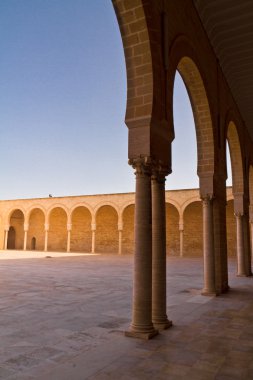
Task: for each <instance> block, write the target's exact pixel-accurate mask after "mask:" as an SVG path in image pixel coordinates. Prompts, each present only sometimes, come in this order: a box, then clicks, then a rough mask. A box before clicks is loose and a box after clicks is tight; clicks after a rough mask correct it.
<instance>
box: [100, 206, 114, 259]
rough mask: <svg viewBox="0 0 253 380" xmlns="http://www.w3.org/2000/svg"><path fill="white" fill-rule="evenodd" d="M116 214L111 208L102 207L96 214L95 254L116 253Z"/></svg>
mask: <svg viewBox="0 0 253 380" xmlns="http://www.w3.org/2000/svg"><path fill="white" fill-rule="evenodd" d="M118 241H119V234H118V214H117V211H116V210H115V209H114V208H113V207H112V206H102V207H100V209H99V210H98V211H97V214H96V252H101V253H117V252H118Z"/></svg>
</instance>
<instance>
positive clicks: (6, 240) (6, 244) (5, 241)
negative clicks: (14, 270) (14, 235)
mask: <svg viewBox="0 0 253 380" xmlns="http://www.w3.org/2000/svg"><path fill="white" fill-rule="evenodd" d="M8 233H9V230H5V240H4V249H5V250H6V249H7V246H8Z"/></svg>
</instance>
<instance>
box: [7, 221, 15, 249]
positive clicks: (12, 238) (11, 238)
mask: <svg viewBox="0 0 253 380" xmlns="http://www.w3.org/2000/svg"><path fill="white" fill-rule="evenodd" d="M15 246H16V231H15V228H14V227H12V226H11V227H10V228H9V232H8V241H7V249H15Z"/></svg>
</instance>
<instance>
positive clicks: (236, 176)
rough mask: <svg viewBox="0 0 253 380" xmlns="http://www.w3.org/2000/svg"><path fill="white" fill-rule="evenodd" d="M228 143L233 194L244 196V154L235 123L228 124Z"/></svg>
mask: <svg viewBox="0 0 253 380" xmlns="http://www.w3.org/2000/svg"><path fill="white" fill-rule="evenodd" d="M227 141H228V146H229V153H230V159H231V169H232V187H233V194H234V196H237V194H238V195H242V194H243V192H244V183H243V164H242V152H241V146H240V140H239V136H238V133H237V129H236V125H235V123H234V122H233V121H230V122H229V124H228V129H227ZM235 201H236V200H235ZM235 207H236V205H235Z"/></svg>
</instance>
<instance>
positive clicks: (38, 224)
mask: <svg viewBox="0 0 253 380" xmlns="http://www.w3.org/2000/svg"><path fill="white" fill-rule="evenodd" d="M35 242H36V244H34V243H35ZM44 243H45V215H44V213H43V211H42V210H41V209H39V208H35V209H33V210H32V211H31V213H30V217H29V229H28V233H27V249H30V250H38V251H43V249H44Z"/></svg>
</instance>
